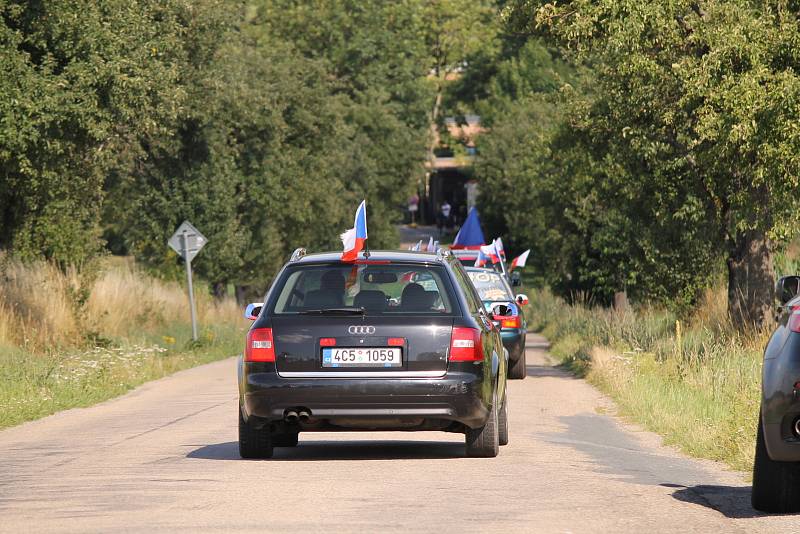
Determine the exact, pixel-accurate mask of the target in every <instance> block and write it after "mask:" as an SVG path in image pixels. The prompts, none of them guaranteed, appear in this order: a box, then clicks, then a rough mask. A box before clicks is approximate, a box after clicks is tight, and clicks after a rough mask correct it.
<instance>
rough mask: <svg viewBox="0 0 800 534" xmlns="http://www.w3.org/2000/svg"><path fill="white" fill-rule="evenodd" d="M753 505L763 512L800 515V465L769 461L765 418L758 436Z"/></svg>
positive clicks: (760, 424)
mask: <svg viewBox="0 0 800 534" xmlns="http://www.w3.org/2000/svg"><path fill="white" fill-rule="evenodd" d="M752 504H753V508H755V509H756V510H759V511H761V512H767V513H773V514H793V513H797V512H800V462H776V461H775V460H773V459H771V458H770V457H769V454H768V453H767V444H766V443H765V442H764V427H763V425H762V423H761V416H759V418H758V432H757V434H756V460H755V464H754V465H753V495H752Z"/></svg>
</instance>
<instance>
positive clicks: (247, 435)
mask: <svg viewBox="0 0 800 534" xmlns="http://www.w3.org/2000/svg"><path fill="white" fill-rule="evenodd" d="M239 456H241V457H242V458H247V459H251V458H272V439H271V437H270V434H269V429H268V428H265V429H259V428H253V427H251V426H250V425H248V424H247V423H246V422H245V420H244V418H243V417H242V410H241V409H240V410H239Z"/></svg>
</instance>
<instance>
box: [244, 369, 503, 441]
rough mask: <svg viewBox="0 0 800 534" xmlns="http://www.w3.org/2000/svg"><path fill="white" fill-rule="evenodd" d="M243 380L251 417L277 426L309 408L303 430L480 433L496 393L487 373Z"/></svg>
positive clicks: (255, 375)
mask: <svg viewBox="0 0 800 534" xmlns="http://www.w3.org/2000/svg"><path fill="white" fill-rule="evenodd" d="M247 365H248V364H245V366H247ZM475 367H477V368H478V369H481V370H482V368H483V366H482V365H479V366H475ZM240 380H241V382H240V392H241V403H242V411H243V415H244V416H245V418H247V419H249V418H250V417H255V418H257V419H259V420H261V421H264V422H277V421H282V420H283V419H284V414H285V412H286V411H287V410H291V409H297V408H303V409H305V410H307V411H309V412H310V414H311V419H310V422H309V424H307V425H302V424H301V429H302V430H315V429H317V430H332V429H335V428H331V427H332V426H333V427H335V426H336V425H337V423H342V424H344V422H345V421H346V426H347V429H350V430H356V429H359V428H363V429H371V428H376V425H378V423H379V422H380V425H382V427H387V426H388V427H390V426H391V424H392V421H395V422H397V427H398V428H402V429H406V430H413V429H415V426H416V427H418V429H420V430H427V429H445V428H447V427H450V426H453V423H460V424H463V425H466V426H468V427H470V428H477V427H480V426H483V425H484V424H485V423H486V420H487V418H488V416H489V404H488V403H487V402H485V400H484V399H486V398H489V399H491V391H492V387H491V383H489V385H488V387H487V386H486V385H484V383H485V382H484V379H483V375H482V371H481V372H480V373H470V372H448V373H447V374H445V375H444V376H442V377H439V378H388V379H383V378H368V379H365V378H284V377H281V376H279V375H278V374H277V373H276V372H274V371H255V370H252V371H251V370H248V369H245V370H244V373H243V374H242V375H241V376H240ZM487 392H488V396H487ZM418 422H419V423H420V424H418V425H415V423H418ZM361 423H363V424H361Z"/></svg>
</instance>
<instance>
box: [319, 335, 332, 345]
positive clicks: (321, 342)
mask: <svg viewBox="0 0 800 534" xmlns="http://www.w3.org/2000/svg"><path fill="white" fill-rule="evenodd" d="M319 346H320V347H335V346H336V338H335V337H321V338H319Z"/></svg>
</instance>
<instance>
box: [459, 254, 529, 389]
mask: <svg viewBox="0 0 800 534" xmlns="http://www.w3.org/2000/svg"><path fill="white" fill-rule="evenodd" d="M466 271H467V275H468V276H469V279H470V281H471V282H472V285H474V286H475V289H476V290H477V291H478V296H479V297H480V299H481V301H482V302H483V306H484V309H486V311H487V312H488V313H489V314H490V315H491V316H492V320H493V321H494V322H495V324H496V325H497V327H498V328H499V329H500V336H501V338H502V339H503V346H504V347H505V348H506V350H507V351H508V378H512V379H522V378H525V376H526V375H527V371H526V367H525V365H526V364H525V335H526V332H527V326H528V325H527V322H526V320H525V314H524V313H523V312H522V306H525V305H526V304H528V297H527V296H525V295H522V294H520V295H517V296H514V292H513V291H512V290H511V287H510V286H509V284H508V280H507V279H506V277H505V276H503V275H502V274H500V273H498V272H497V271H494V270H492V269H482V268H477V267H468V268H467V269H466Z"/></svg>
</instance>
